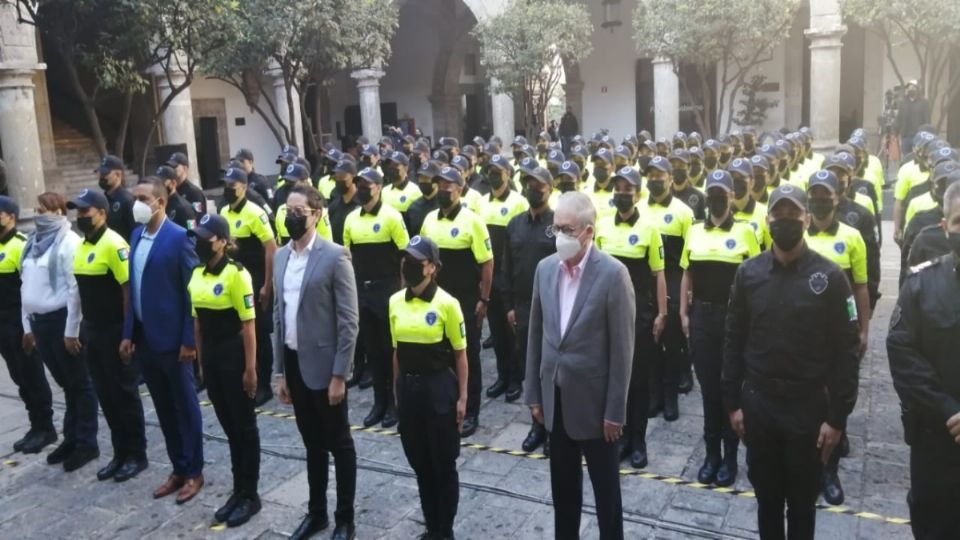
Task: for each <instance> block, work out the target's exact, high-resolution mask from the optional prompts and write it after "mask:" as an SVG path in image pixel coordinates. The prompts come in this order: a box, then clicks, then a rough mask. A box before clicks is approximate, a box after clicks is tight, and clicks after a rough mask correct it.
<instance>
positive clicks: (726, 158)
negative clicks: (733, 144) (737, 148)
mask: <svg viewBox="0 0 960 540" xmlns="http://www.w3.org/2000/svg"><path fill="white" fill-rule="evenodd" d="M731 157H733V154H731V153H730V152H723V153H721V154H720V163H730V158H731Z"/></svg>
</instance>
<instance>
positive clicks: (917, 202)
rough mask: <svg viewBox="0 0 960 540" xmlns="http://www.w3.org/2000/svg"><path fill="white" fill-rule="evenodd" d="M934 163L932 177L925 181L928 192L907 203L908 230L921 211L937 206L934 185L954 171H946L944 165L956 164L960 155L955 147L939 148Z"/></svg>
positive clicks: (904, 222) (904, 223)
mask: <svg viewBox="0 0 960 540" xmlns="http://www.w3.org/2000/svg"><path fill="white" fill-rule="evenodd" d="M931 161H933V163H932V164H931V166H930V168H931V169H932V171H931V173H930V179H929V181H928V182H926V183H925V185H926V186H928V187H927V192H926V193H923V194H919V195H917V196H916V197H914V198H913V199H912V200H911V201H910V203H909V204H907V211H906V213H905V214H904V221H903V229H904V230H906V229H907V227H909V226H910V222H911V221H913V218H914V217H915V216H916V215H917V214H918V213H920V212H924V211H926V210H930V209H931V208H936V207H937V203H936V202H935V201H934V200H933V194H932V192H933V186H934V183H935V182H936V181H937V180H938V179H941V178H943V177H944V176H946V174H949V173H950V172H952V171H945V168H944V167H949V165H947V164H954V165H955V164H956V163H957V162H958V161H960V156H958V154H957V151H956V150H954V149H953V148H949V147H943V148H940V149H939V150H937V152H936V156H935V157H934V158H933V159H932V160H931Z"/></svg>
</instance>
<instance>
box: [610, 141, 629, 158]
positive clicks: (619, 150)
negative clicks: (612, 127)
mask: <svg viewBox="0 0 960 540" xmlns="http://www.w3.org/2000/svg"><path fill="white" fill-rule="evenodd" d="M613 156H614V157H621V158H623V159H625V160H627V161H630V160H631V159H633V153H632V152H631V151H630V149H629V148H627V147H626V146H624V145H622V144H621V145H620V146H618V147H616V148H614V149H613Z"/></svg>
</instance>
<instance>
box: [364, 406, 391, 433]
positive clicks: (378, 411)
mask: <svg viewBox="0 0 960 540" xmlns="http://www.w3.org/2000/svg"><path fill="white" fill-rule="evenodd" d="M385 414H387V406H386V405H385V404H383V403H377V402H374V403H373V408H372V409H370V414H368V415H367V416H366V418H364V419H363V427H370V426H372V425H374V424H379V423H380V422H382V421H383V417H384V415H385Z"/></svg>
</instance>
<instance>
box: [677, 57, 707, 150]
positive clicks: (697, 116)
mask: <svg viewBox="0 0 960 540" xmlns="http://www.w3.org/2000/svg"><path fill="white" fill-rule="evenodd" d="M674 71H675V72H679V69H675V70H674ZM679 75H680V74H679V73H677V78H678V79H679V80H680V88H681V89H683V92H684V93H686V94H687V95H688V96H690V97H691V98H693V95H694V94H693V92H691V91H690V85H688V84H687V78H686V77H680V76H679ZM678 114H679V111H678ZM693 118H694V120H695V121H696V122H697V128H698V129H699V130H700V134H701V135H703V136H704V137H705V138H710V137H709V135H708V134H709V133H710V132H709V131H707V127H706V122H705V121H704V116H703V111H698V110H696V109H694V110H693Z"/></svg>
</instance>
